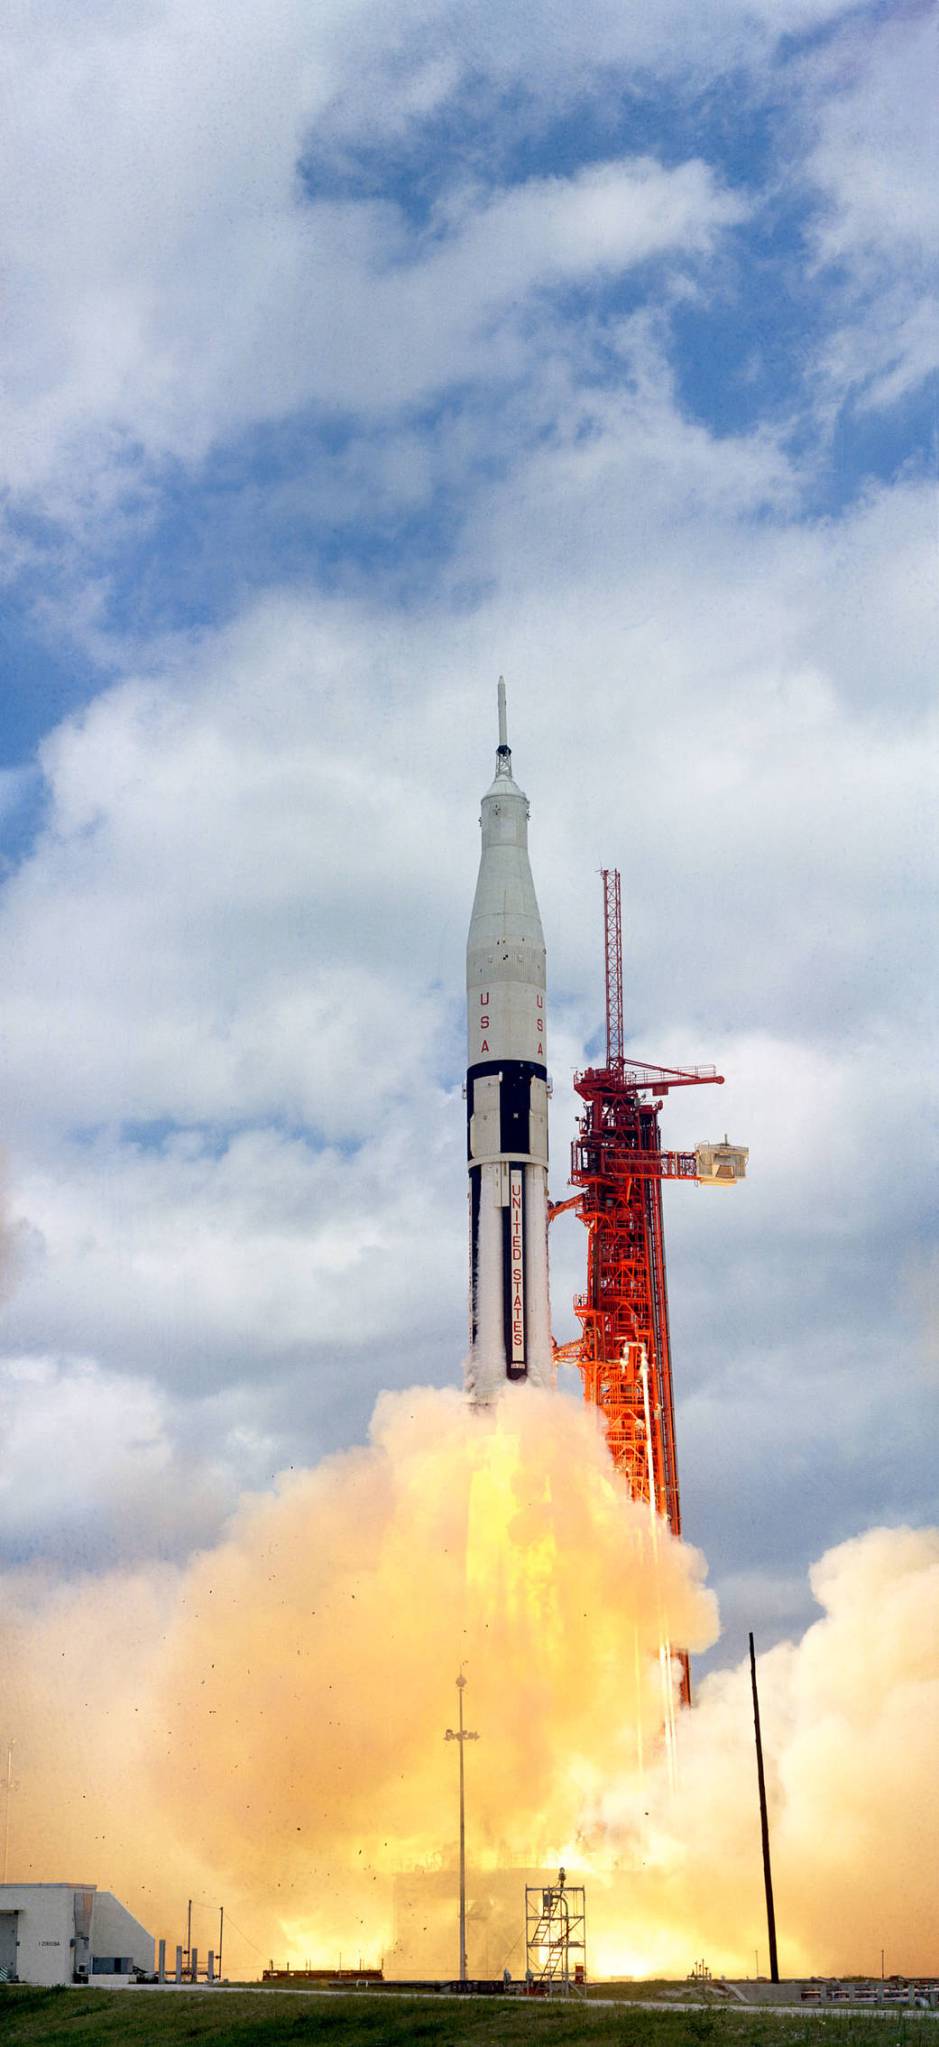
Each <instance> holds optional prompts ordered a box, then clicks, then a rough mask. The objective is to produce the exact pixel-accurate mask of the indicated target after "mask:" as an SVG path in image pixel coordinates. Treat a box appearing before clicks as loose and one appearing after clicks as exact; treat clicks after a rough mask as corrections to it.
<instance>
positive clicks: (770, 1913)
mask: <svg viewBox="0 0 939 2047" xmlns="http://www.w3.org/2000/svg"><path fill="white" fill-rule="evenodd" d="M750 1683H751V1684H752V1686H753V1731H754V1734H755V1735H756V1774H757V1781H758V1783H759V1787H760V1835H761V1837H762V1841H763V1882H764V1885H765V1887H766V1930H767V1933H768V1935H769V1976H770V1982H771V1983H778V1982H779V1961H778V1958H777V1954H776V1908H775V1906H774V1904H773V1872H772V1869H771V1868H770V1860H769V1820H768V1818H767V1814H766V1778H765V1777H764V1775H763V1741H762V1737H761V1735H760V1695H759V1693H758V1691H757V1688H756V1655H755V1652H754V1648H753V1636H752V1635H751V1636H750Z"/></svg>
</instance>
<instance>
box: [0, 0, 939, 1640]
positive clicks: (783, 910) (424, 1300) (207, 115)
mask: <svg viewBox="0 0 939 2047" xmlns="http://www.w3.org/2000/svg"><path fill="white" fill-rule="evenodd" d="M3 35H4V42H5V51H4V60H3V61H4V87H3V104H4V110H5V111H4V120H3V123H2V131H0V150H2V154H3V167H2V176H0V236H2V242H3V247H4V261H3V269H4V273H5V278H6V283H5V310H4V314H3V321H2V330H0V360H2V369H0V466H2V472H3V477H2V481H3V506H4V509H3V514H2V516H3V528H2V534H3V633H2V643H0V644H2V661H3V698H2V753H0V830H2V865H0V955H2V965H0V976H2V986H3V1023H2V1037H3V1056H2V1074H3V1079H2V1088H3V1110H2V1118H0V1137H2V1144H3V1167H2V1170H3V1184H4V1209H5V1225H4V1235H3V1257H2V1268H0V1278H2V1289H3V1295H4V1305H3V1310H2V1316H0V1346H2V1349H0V1420H2V1437H0V1459H2V1466H0V1545H2V1552H0V1554H2V1561H3V1564H4V1565H5V1566H6V1567H7V1568H13V1569H16V1568H17V1567H20V1566H32V1565H36V1564H39V1563H42V1564H43V1565H45V1566H46V1567H47V1568H48V1569H50V1570H51V1571H52V1572H53V1573H55V1574H66V1575H68V1574H80V1573H87V1572H88V1571H92V1572H100V1571H103V1570H106V1569H108V1568H109V1567H110V1566H112V1565H113V1564H114V1563H115V1562H118V1561H121V1560H133V1561H134V1562H140V1561H147V1560H157V1559H159V1560H174V1559H182V1558H184V1557H185V1556H186V1555H188V1554H189V1553H190V1552H191V1551H192V1549H193V1548H195V1547H198V1546H200V1545H202V1544H205V1543H207V1542H210V1541H211V1540H212V1539H213V1538H214V1537H215V1536H216V1535H217V1534H218V1532H219V1531H220V1530H221V1529H222V1528H223V1526H224V1525H225V1522H226V1518H227V1517H228V1516H229V1514H230V1513H231V1511H232V1508H233V1506H234V1504H235V1502H236V1500H237V1499H238V1497H239V1496H240V1495H241V1494H242V1493H243V1492H244V1490H245V1489H251V1488H258V1487H261V1488H264V1487H266V1486H268V1485H269V1484H270V1482H271V1480H272V1478H273V1475H274V1474H275V1473H276V1472H277V1471H279V1470H283V1469H284V1467H286V1466H291V1465H293V1466H301V1465H303V1464H306V1463H309V1462H311V1461H313V1460H315V1459H316V1458H317V1457H319V1456H321V1455H322V1454H323V1453H324V1451H327V1450H329V1449H331V1448H333V1447H336V1446H339V1445H344V1444H350V1443H353V1442H356V1441H359V1440H361V1439H362V1438H363V1435H364V1433H365V1431H366V1429H367V1426H368V1419H369V1415H370V1413H371V1409H372V1406H373V1403H374V1400H375V1397H376V1394H377V1393H378V1392H379V1390H380V1389H381V1388H384V1387H396V1386H405V1385H408V1384H410V1383H412V1382H415V1381H419V1382H426V1383H432V1384H436V1385H450V1384H454V1383H457V1382H458V1380H459V1374H460V1366H461V1359H462V1353H463V1348H464V1341H465V1277H466V1247H465V1184H464V1160H463V1105H462V1100H461V1081H462V1073H461V1060H462V1046H463V948H464V944H465V936H466V926H467V921H468V914H469V907H470V902H471V899H472V893H473V886H474V881H475V870H476V861H477V851H478V822H477V820H478V799H479V795H480V792H481V791H482V789H483V788H484V787H485V786H486V784H487V782H488V780H489V778H490V775H491V770H492V757H493V746H494V743H495V729H494V726H495V682H496V677H497V675H498V673H499V671H500V670H503V671H504V672H505V674H506V677H507V679H508V683H509V692H510V699H509V701H510V737H511V738H512V740H513V746H514V757H515V764H516V771H517V773H518V776H519V779H520V780H521V782H522V784H523V786H524V787H525V788H526V789H527V791H528V793H529V796H530V798H531V803H532V828H531V841H532V856H533V865H534V871H535V878H536V884H537V887H538V893H539V897H540V902H541V908H542V915H543V921H544V925H545V932H546V940H547V945H548V966H549V996H550V1004H551V1014H552V1031H551V1060H550V1064H551V1067H552V1071H553V1077H554V1084H555V1093H554V1102H553V1112H552V1113H553V1122H552V1150H553V1160H554V1167H553V1187H552V1191H553V1193H554V1195H555V1197H556V1198H560V1197H561V1196H562V1195H563V1194H564V1193H565V1191H566V1185H565V1182H566V1166H567V1157H568V1145H569V1141H570V1137H571V1135H572V1130H573V1096H572V1093H571V1086H570V1080H571V1073H572V1071H573V1069H574V1068H575V1067H576V1066H577V1065H578V1064H581V1063H583V1061H584V1059H585V1058H586V1057H589V1055H590V1053H591V1051H596V1049H597V1045H598V1038H597V1026H598V1024H599V1021H600V1013H601V1001H602V987H601V975H600V907H601V903H600V890H599V882H598V878H597V870H598V868H599V867H600V866H601V865H618V866H619V867H620V868H621V869H622V873H623V889H624V925H625V949H626V1008H627V1024H628V1031H629V1037H630V1043H631V1045H632V1047H633V1049H634V1050H635V1052H636V1053H637V1054H641V1055H644V1056H646V1057H648V1058H650V1059H653V1060H659V1061H663V1062H669V1063H696V1062H699V1061H709V1060H713V1061H716V1062H717V1063H718V1065H719V1067H720V1069H721V1070H722V1071H723V1072H725V1073H726V1075H727V1085H726V1086H725V1087H724V1089H723V1090H721V1091H720V1092H719V1093H718V1092H717V1091H716V1090H715V1091H714V1092H713V1093H711V1092H709V1091H704V1090H702V1091H701V1092H700V1093H695V1094H690V1093H689V1094H683V1095H678V1096H676V1097H674V1098H673V1100H672V1102H671V1103H670V1105H669V1106H668V1108H667V1110H666V1112H665V1117H664V1132H665V1137H666V1141H667V1142H670V1143H673V1144H676V1145H685V1144H693V1143H694V1142H696V1141H698V1140H700V1139H701V1138H702V1137H705V1136H719V1135H721V1134H723V1131H724V1129H725V1128H726V1129H727V1130H728V1131H729V1132H730V1135H731V1136H732V1137H733V1138H735V1139H737V1140H738V1141H740V1142H743V1143H747V1144H749V1146H750V1150H751V1178H750V1180H749V1181H748V1183H747V1185H746V1187H744V1188H742V1189H740V1190H739V1191H738V1192H737V1193H736V1194H734V1195H733V1196H729V1195H726V1196H725V1195H719V1194H713V1193H708V1192H706V1191H703V1190H699V1189H694V1188H682V1187H676V1188H673V1189H670V1190H668V1191H667V1193H666V1209H667V1228H668V1250H669V1271H670V1291H671V1302H672V1318H673V1339H674V1353H675V1374H676V1382H677V1392H678V1445H679V1461H680V1467H681V1474H682V1488H683V1501H684V1511H685V1522H686V1529H687V1532H688V1533H689V1535H690V1536H691V1538H692V1539H693V1540H694V1541H696V1542H697V1543H699V1544H700V1545H701V1547H702V1548H703V1549H704V1550H705V1552H706V1554H707V1556H708V1558H709V1561H710V1565H711V1569H712V1575H713V1579H714V1582H715V1583H716V1585H717V1589H718V1592H719V1594H720V1596H721V1600H722V1607H723V1611H724V1616H725V1626H726V1631H727V1632H726V1636H725V1644H724V1647H723V1649H722V1651H720V1652H718V1653H719V1654H728V1653H736V1652H737V1651H738V1650H739V1648H740V1644H741V1639H742V1631H743V1630H744V1629H745V1628H746V1627H747V1626H756V1627H757V1629H758V1630H761V1631H762V1634H763V1636H764V1637H766V1638H772V1637H776V1636H778V1635H780V1634H782V1633H784V1632H785V1631H787V1630H788V1629H791V1628H793V1627H796V1626H798V1625H801V1624H802V1623H803V1622H804V1621H805V1620H806V1619H807V1618H808V1617H809V1615H810V1614H811V1612H812V1610H813V1609H812V1603H811V1597H810V1594H809V1592H808V1589H807V1586H806V1583H805V1569H806V1565H807V1563H808V1562H809V1560H810V1559H811V1558H814V1557H817V1556H818V1555H819V1554H820V1553H821V1551H822V1549H823V1548H825V1547H826V1546H827V1545H829V1544H830V1543H832V1542H835V1541H839V1540H841V1539H843V1538H844V1537H847V1536H849V1535H853V1534H855V1533H858V1532H860V1531H861V1530H863V1529H865V1528H867V1527H869V1526H870V1525H872V1524H875V1523H878V1522H882V1523H886V1524H897V1523H901V1522H904V1521H910V1522H912V1523H913V1524H914V1525H916V1524H919V1523H922V1522H923V1521H925V1520H926V1519H928V1518H929V1517H930V1516H931V1515H932V1513H933V1512H934V1508H935V1458H934V1449H933V1448H932V1447H931V1441H930V1435H931V1423H932V1418H933V1417H934V1403H935V1390H936V1367H935V1362H934V1360H933V1362H930V1351H929V1338H930V1331H931V1330H932V1331H933V1332H934V1331H935V1323H936V1313H935V1307H934V1306H933V1307H931V1306H930V1288H931V1285H932V1286H933V1287H934V1279H935V1271H936V1264H935V1253H934V1251H931V1249H930V1238H929V1211H930V1194H931V1191H934V1190H931V1187H930V1176H929V1145H928V1141H927V1139H926V1137H925V1136H924V1132H925V1131H926V1130H927V1127H928V1117H929V1091H930V1079H931V1072H932V1067H933V1065H934V1052H935V1042H934V1038H932V1039H931V1035H930V1025H929V1014H930V997H931V994H932V993H933V992H934V989H933V988H931V985H930V983H931V964H930V954H931V945H932V943H933V941H934V938H935V929H934V926H933V927H932V930H931V928H930V910H929V903H930V894H929V891H930V866H931V856H933V855H934V853H935V831H934V825H933V809H932V805H933V803H934V800H935V798H934V792H932V791H931V790H930V787H929V778H930V757H931V756H930V744H931V742H930V725H931V720H934V707H933V701H932V683H933V666H934V639H933V631H934V626H933V625H931V622H930V606H931V603H932V598H933V588H932V586H933V582H934V566H935V564H934V552H933V523H934V518H933V505H932V485H931V480H930V469H929V465H928V457H927V452H926V451H927V448H928V441H929V430H930V422H931V418H932V410H931V403H934V386H933V387H932V389H931V386H930V375H931V373H932V372H933V371H934V367H935V363H936V355H937V321H936V309H935V306H934V304H933V303H932V302H931V297H930V293H931V290H932V288H933V270H932V267H931V262H930V251H931V248H932V247H933V246H934V234H935V228H936V215H937V212H939V198H937V194H939V184H937V180H936V168H937V166H936V164H935V163H934V162H930V160H929V148H928V143H927V137H928V136H929V134H930V128H931V119H930V107H931V102H932V97H933V92H934V83H935V63H934V51H933V38H932V28H931V24H930V21H929V17H928V13H927V10H926V8H925V7H924V6H920V5H918V4H915V0H909V4H907V0H893V4H892V5H891V4H881V0H872V4H864V0H862V4H853V5H848V4H845V0H707V5H705V6H703V7H702V5H701V4H700V0H657V4H656V5H654V6H650V5H648V4H646V0H642V4H640V0H586V4H585V5H582V6H580V7H576V8H568V7H564V6H561V5H559V4H557V0H515V4H514V5H513V6H512V7H510V8H506V7H505V6H503V5H496V4H495V0H319V4H318V5H317V6H316V7H312V6H310V5H309V4H308V0H266V4H265V5H263V6H261V5H258V4H257V0H225V5H224V6H219V5H216V4H212V0H138V4H136V5H133V6H130V7H128V6H127V4H126V0H86V4H84V5H83V6H82V7H81V8H75V7H74V5H72V4H69V0H51V4H50V0H11V4H10V5H9V6H8V7H7V9H6V11H5V25H4V31H3ZM932 746H933V756H932V757H933V758H935V752H934V746H935V742H934V739H933V741H932ZM582 1259H583V1232H582V1230H581V1229H580V1226H579V1225H578V1223H577V1222H576V1219H574V1218H566V1219H565V1220H564V1221H563V1222H561V1223H559V1224H558V1225H557V1227H556V1232H555V1241H554V1264H553V1298H554V1316H555V1329H556V1333H557V1335H558V1337H559V1338H560V1339H562V1340H563V1339H566V1338H568V1337H569V1336H570V1335H572V1334H573V1331H574V1326H575V1325H574V1323H573V1318H572V1313H571V1308H570V1300H571V1296H572V1293H573V1292H574V1290H575V1289H576V1287H577V1286H578V1284H579V1283H580V1280H581V1274H582ZM932 1443H933V1444H934V1435H933V1436H932Z"/></svg>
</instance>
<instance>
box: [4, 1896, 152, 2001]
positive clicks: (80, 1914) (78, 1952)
mask: <svg viewBox="0 0 939 2047" xmlns="http://www.w3.org/2000/svg"><path fill="white" fill-rule="evenodd" d="M137 1970H141V1971H142V1972H143V1974H144V1975H146V1976H152V1974H153V1935H152V1934H150V1933H147V1931H146V1929H145V1927H143V1926H141V1924H140V1921H139V1919H135V1918H134V1917H133V1915H132V1914H131V1913H130V1912H128V1911H127V1909H126V1907H125V1906H123V1905H121V1904H119V1902H118V1900H117V1898H115V1897H114V1896H113V1895H112V1893H111V1892H110V1891H99V1890H98V1887H97V1885H96V1884H0V1981H4V1980H5V1981H9V1980H10V1979H11V1978H13V1977H15V1978H16V1979H17V1980H18V1981H19V1982H20V1983H45V1984H51V1983H72V1982H74V1981H75V1980H76V1978H77V1979H78V1981H80V1982H83V1981H84V1980H85V1979H86V1978H91V1977H92V1976H95V1977H97V1978H99V1979H100V1980H101V1982H102V1986H103V1983H104V1981H105V1980H106V1979H108V1978H110V1979H111V1980H112V1981H113V1980H114V1979H116V1978H123V1979H124V1980H125V1981H131V1980H132V1979H133V1976H134V1973H135V1971H137Z"/></svg>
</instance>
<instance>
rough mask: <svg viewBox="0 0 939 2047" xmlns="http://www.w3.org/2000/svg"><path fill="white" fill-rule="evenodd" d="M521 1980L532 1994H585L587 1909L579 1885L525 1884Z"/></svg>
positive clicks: (563, 1880)
mask: <svg viewBox="0 0 939 2047" xmlns="http://www.w3.org/2000/svg"><path fill="white" fill-rule="evenodd" d="M525 1954H526V1969H525V1980H526V1982H527V1984H528V1987H529V1989H530V1990H531V1991H532V1992H533V1994H534V1995H535V1996H539V1995H540V1996H549V1997H550V1996H561V1997H586V1995H587V1911H586V1897H585V1892H584V1887H583V1885H582V1884H569V1883H568V1881H567V1876H566V1873H565V1871H564V1870H563V1869H561V1870H559V1871H558V1880H557V1883H556V1884H550V1885H547V1886H545V1885H544V1884H526V1885H525Z"/></svg>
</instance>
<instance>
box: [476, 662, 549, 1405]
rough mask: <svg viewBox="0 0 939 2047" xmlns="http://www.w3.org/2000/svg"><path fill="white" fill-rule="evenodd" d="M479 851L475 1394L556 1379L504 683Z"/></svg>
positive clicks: (528, 909) (529, 973)
mask: <svg viewBox="0 0 939 2047" xmlns="http://www.w3.org/2000/svg"><path fill="white" fill-rule="evenodd" d="M480 822H481V824H482V854H481V858H480V863H479V879H478V881H477V883H476V896H475V900H474V903H473V914H472V916H471V918H470V928H469V938H468V940H467V947H466V1010H467V1026H468V1040H469V1042H468V1056H467V1073H466V1110H467V1156H468V1165H469V1179H470V1188H469V1206H470V1350H469V1358H468V1361H467V1370H466V1384H467V1391H468V1392H469V1393H470V1394H471V1395H472V1397H473V1398H474V1399H475V1400H476V1401H478V1402H480V1403H486V1402H488V1401H491V1400H494V1399H495V1398H496V1396H497V1395H498V1394H499V1392H500V1391H501V1389H502V1387H503V1386H504V1384H505V1382H506V1380H507V1379H508V1380H522V1379H528V1380H530V1381H531V1382H532V1384H534V1385H538V1386H551V1385H553V1383H554V1363H553V1356H552V1345H551V1314H550V1307H549V1302H548V1071H547V1065H546V1051H547V1039H546V1037H545V1022H546V1014H545V945H544V933H543V932H542V929H541V918H540V916H539V914H538V904H537V901H536V898H535V889H534V883H533V881H532V878H531V868H530V866H529V864H528V798H527V796H525V795H524V793H523V791H522V790H521V789H520V788H519V787H518V784H517V783H516V782H515V781H513V779H512V756H511V753H510V751H509V747H508V743H507V740H506V727H505V685H504V683H502V682H500V684H499V749H498V753H497V756H496V774H495V780H494V782H493V783H492V787H491V788H490V789H488V790H487V792H486V794H485V796H484V797H483V800H482V818H481V820H480Z"/></svg>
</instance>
